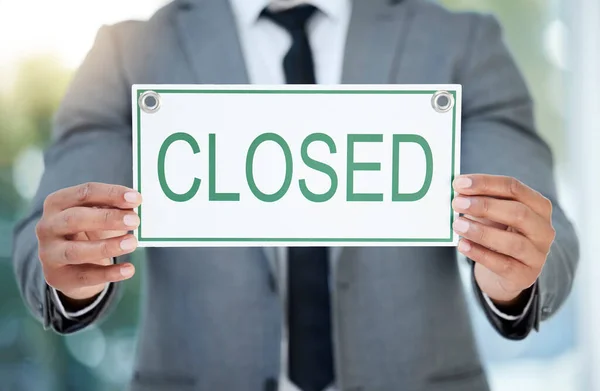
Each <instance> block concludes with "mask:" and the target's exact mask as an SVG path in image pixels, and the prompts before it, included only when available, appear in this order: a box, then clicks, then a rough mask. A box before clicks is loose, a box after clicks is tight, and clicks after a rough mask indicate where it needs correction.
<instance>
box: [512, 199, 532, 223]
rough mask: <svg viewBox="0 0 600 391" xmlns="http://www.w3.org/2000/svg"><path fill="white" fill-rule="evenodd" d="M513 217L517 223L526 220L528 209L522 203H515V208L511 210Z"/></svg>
mask: <svg viewBox="0 0 600 391" xmlns="http://www.w3.org/2000/svg"><path fill="white" fill-rule="evenodd" d="M513 217H514V219H515V223H517V224H518V225H520V224H522V223H524V222H525V221H527V218H528V217H529V209H528V208H527V207H526V206H525V205H523V204H519V203H517V204H515V210H514V212H513Z"/></svg>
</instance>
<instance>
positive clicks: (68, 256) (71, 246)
mask: <svg viewBox="0 0 600 391" xmlns="http://www.w3.org/2000/svg"><path fill="white" fill-rule="evenodd" d="M78 253H79V251H78V249H77V245H76V244H75V243H67V244H66V245H65V248H64V250H63V259H64V260H65V261H66V262H72V261H75V260H76V259H77V256H78V255H79V254H78Z"/></svg>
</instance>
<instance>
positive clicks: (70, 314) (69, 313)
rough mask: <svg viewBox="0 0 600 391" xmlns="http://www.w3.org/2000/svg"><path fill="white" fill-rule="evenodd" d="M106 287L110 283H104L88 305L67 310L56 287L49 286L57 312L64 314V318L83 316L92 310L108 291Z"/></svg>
mask: <svg viewBox="0 0 600 391" xmlns="http://www.w3.org/2000/svg"><path fill="white" fill-rule="evenodd" d="M108 288H110V283H108V284H106V286H105V287H104V290H103V291H102V292H100V294H99V295H98V297H96V300H94V301H93V302H92V303H91V304H90V305H88V306H87V307H85V308H82V309H80V310H78V311H73V312H72V311H67V310H66V309H65V306H64V304H63V302H62V301H61V299H60V296H59V295H58V291H57V290H56V289H54V288H51V291H52V296H54V304H55V305H56V308H57V309H58V312H60V313H61V314H62V316H64V317H65V318H67V319H69V320H74V319H75V318H78V317H80V316H83V315H85V314H87V313H88V312H90V311H92V310H93V309H94V308H96V307H97V306H98V304H100V303H101V302H102V300H103V299H104V296H106V293H107V292H108Z"/></svg>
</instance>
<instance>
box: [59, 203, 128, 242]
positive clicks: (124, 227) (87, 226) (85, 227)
mask: <svg viewBox="0 0 600 391" xmlns="http://www.w3.org/2000/svg"><path fill="white" fill-rule="evenodd" d="M139 224H140V219H139V216H138V215H137V214H136V213H134V212H133V211H132V210H121V209H114V208H86V207H82V206H79V207H74V208H69V209H65V210H63V211H62V212H59V213H57V214H55V215H53V216H52V217H51V218H50V229H51V230H52V233H53V234H54V235H60V236H64V235H69V234H75V233H77V232H83V231H113V230H114V231H116V230H120V231H128V230H133V229H135V228H137V226H138V225H139Z"/></svg>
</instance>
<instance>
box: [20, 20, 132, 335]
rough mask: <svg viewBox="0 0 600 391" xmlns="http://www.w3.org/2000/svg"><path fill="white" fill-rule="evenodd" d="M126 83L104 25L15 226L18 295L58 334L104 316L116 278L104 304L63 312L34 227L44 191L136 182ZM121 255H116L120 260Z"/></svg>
mask: <svg viewBox="0 0 600 391" xmlns="http://www.w3.org/2000/svg"><path fill="white" fill-rule="evenodd" d="M129 90H130V86H129V85H128V84H127V83H126V81H125V78H124V77H123V75H122V67H121V64H120V58H119V54H118V47H117V45H116V44H115V41H114V39H113V37H112V32H111V28H109V27H103V28H101V29H100V31H99V32H98V35H97V37H96V41H95V43H94V46H93V48H92V49H91V51H90V52H89V53H88V55H87V57H86V59H85V60H84V62H83V64H82V65H81V67H80V69H79V70H78V71H77V72H76V75H75V77H74V79H73V81H72V83H71V85H70V87H69V89H68V91H67V93H66V95H65V97H64V100H63V102H62V104H61V106H60V108H59V110H58V112H57V115H56V117H55V121H54V127H53V140H52V143H51V145H50V147H49V148H48V149H47V150H46V152H45V155H44V163H45V171H44V174H43V176H42V179H41V182H40V186H39V189H38V191H37V193H36V195H35V197H34V199H33V201H32V204H31V207H30V210H29V212H28V214H27V215H26V217H25V218H24V219H23V220H22V221H20V222H19V224H18V225H17V226H16V228H15V233H14V243H13V264H14V270H15V274H16V278H17V282H18V286H19V289H20V291H21V294H22V296H23V298H24V300H25V302H26V304H27V306H28V307H29V309H30V310H31V312H32V313H33V315H34V316H35V317H36V318H37V319H38V320H40V321H41V322H42V324H43V325H44V328H52V329H54V330H55V331H56V332H58V333H71V332H74V331H77V330H80V329H82V328H84V327H85V326H87V325H89V324H91V323H92V322H94V321H96V320H98V319H100V318H101V317H102V316H103V315H104V314H105V313H106V312H107V310H108V309H109V308H110V307H111V306H112V305H113V304H114V302H115V298H116V297H117V290H118V285H119V284H111V287H110V289H109V291H108V292H107V293H106V294H105V297H104V299H103V301H102V303H100V304H99V305H98V306H96V307H95V308H94V310H92V311H90V312H89V313H87V314H86V315H85V316H82V317H80V318H77V319H68V318H66V317H65V316H63V314H62V313H61V311H59V309H58V308H57V306H56V303H55V302H54V300H53V295H52V294H51V291H50V289H49V287H48V285H47V284H46V282H45V280H44V275H43V273H42V268H41V264H40V261H39V258H38V244H37V238H36V235H35V226H36V224H37V222H38V221H39V219H40V217H41V215H42V208H43V203H44V200H45V198H46V197H47V196H48V195H49V194H50V193H52V192H54V191H56V190H59V189H62V188H65V187H69V186H74V185H77V184H81V183H86V182H102V183H111V184H119V185H124V186H131V185H132V170H131V167H132V163H131V159H132V158H131V154H132V152H131V121H130V119H131V113H130V107H131V103H130V102H131V98H130V96H131V95H130V92H129ZM123 260H124V258H122V257H119V258H118V259H117V262H123Z"/></svg>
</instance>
